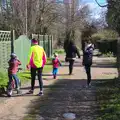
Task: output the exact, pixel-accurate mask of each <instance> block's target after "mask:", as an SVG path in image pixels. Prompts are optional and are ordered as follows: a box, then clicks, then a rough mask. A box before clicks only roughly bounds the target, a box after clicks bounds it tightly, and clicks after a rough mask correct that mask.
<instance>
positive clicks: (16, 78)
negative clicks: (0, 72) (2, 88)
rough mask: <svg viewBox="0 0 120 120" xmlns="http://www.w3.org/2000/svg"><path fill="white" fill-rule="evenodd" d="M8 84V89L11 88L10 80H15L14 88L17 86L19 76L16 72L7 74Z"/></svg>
mask: <svg viewBox="0 0 120 120" xmlns="http://www.w3.org/2000/svg"><path fill="white" fill-rule="evenodd" d="M8 77H9V84H8V89H9V90H12V89H13V88H12V81H13V80H14V81H15V85H16V88H19V78H18V77H17V75H16V74H9V75H8Z"/></svg>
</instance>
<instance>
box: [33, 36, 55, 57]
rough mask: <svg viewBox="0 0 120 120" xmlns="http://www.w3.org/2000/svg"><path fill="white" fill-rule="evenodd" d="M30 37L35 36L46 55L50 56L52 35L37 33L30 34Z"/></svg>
mask: <svg viewBox="0 0 120 120" xmlns="http://www.w3.org/2000/svg"><path fill="white" fill-rule="evenodd" d="M32 38H35V39H37V40H39V41H38V42H39V45H41V46H42V47H43V48H44V50H45V52H46V54H47V56H48V57H51V56H52V49H53V48H52V42H53V36H52V35H39V34H32Z"/></svg>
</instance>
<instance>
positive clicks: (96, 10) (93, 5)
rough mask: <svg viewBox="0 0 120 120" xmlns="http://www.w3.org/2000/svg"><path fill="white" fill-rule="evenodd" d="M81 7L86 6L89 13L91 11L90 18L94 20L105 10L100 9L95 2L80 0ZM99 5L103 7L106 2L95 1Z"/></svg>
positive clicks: (101, 0)
mask: <svg viewBox="0 0 120 120" xmlns="http://www.w3.org/2000/svg"><path fill="white" fill-rule="evenodd" d="M80 1H81V2H80V3H82V4H83V5H84V4H87V5H88V6H89V7H90V9H91V11H92V16H93V17H94V18H96V19H98V18H99V17H100V14H99V13H101V12H102V11H105V10H107V9H106V8H101V7H99V6H98V5H97V3H96V2H95V0H80ZM97 1H98V2H99V3H100V5H105V4H106V0H97Z"/></svg>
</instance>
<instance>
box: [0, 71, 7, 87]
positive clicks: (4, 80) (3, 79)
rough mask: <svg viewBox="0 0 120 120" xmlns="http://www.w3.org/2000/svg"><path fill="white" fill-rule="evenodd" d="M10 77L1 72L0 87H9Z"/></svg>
mask: <svg viewBox="0 0 120 120" xmlns="http://www.w3.org/2000/svg"><path fill="white" fill-rule="evenodd" d="M7 81H8V75H7V72H5V71H4V70H0V87H4V86H6V85H7Z"/></svg>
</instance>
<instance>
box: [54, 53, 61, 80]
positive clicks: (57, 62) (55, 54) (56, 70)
mask: <svg viewBox="0 0 120 120" xmlns="http://www.w3.org/2000/svg"><path fill="white" fill-rule="evenodd" d="M52 64H53V78H54V79H56V76H57V73H58V68H59V66H61V65H62V64H61V62H60V60H59V58H58V54H57V53H54V58H53V59H52Z"/></svg>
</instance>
